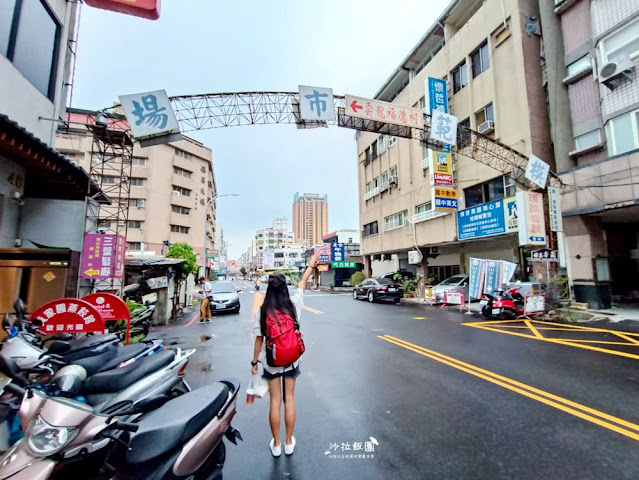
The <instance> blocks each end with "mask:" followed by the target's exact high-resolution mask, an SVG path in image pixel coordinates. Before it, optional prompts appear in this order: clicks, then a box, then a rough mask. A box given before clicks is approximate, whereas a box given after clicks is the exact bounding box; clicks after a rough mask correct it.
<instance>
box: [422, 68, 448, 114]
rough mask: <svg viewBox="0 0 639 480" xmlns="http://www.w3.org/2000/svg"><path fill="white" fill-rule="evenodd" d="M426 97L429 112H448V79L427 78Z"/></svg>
mask: <svg viewBox="0 0 639 480" xmlns="http://www.w3.org/2000/svg"><path fill="white" fill-rule="evenodd" d="M425 83H426V98H428V104H427V105H428V107H427V108H428V114H429V115H432V114H433V111H434V110H442V111H443V112H445V113H448V85H447V82H446V80H442V79H440V78H433V77H428V78H427V79H426V82H425Z"/></svg>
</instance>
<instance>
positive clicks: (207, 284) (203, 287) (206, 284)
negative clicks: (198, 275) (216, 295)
mask: <svg viewBox="0 0 639 480" xmlns="http://www.w3.org/2000/svg"><path fill="white" fill-rule="evenodd" d="M200 290H209V291H208V292H207V293H199V295H200V298H201V299H204V298H206V297H211V296H212V295H213V294H212V293H211V292H210V290H211V283H210V282H204V285H202V284H201V283H200Z"/></svg>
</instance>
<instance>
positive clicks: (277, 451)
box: [269, 438, 293, 457]
mask: <svg viewBox="0 0 639 480" xmlns="http://www.w3.org/2000/svg"><path fill="white" fill-rule="evenodd" d="M269 446H270V447H271V453H272V454H273V456H274V457H279V456H280V455H282V444H281V443H280V444H279V446H278V447H276V446H275V439H274V438H271V443H270V445H269ZM291 453H293V452H291Z"/></svg>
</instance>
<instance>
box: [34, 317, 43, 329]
mask: <svg viewBox="0 0 639 480" xmlns="http://www.w3.org/2000/svg"><path fill="white" fill-rule="evenodd" d="M31 323H32V324H33V325H35V326H36V327H41V326H42V325H44V322H43V321H42V320H40V319H39V318H34V319H33V321H32V322H31Z"/></svg>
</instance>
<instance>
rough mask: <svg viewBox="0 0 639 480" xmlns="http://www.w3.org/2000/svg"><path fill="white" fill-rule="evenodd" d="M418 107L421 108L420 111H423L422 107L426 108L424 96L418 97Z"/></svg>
mask: <svg viewBox="0 0 639 480" xmlns="http://www.w3.org/2000/svg"><path fill="white" fill-rule="evenodd" d="M419 108H421V109H422V111H424V109H425V108H426V97H422V98H420V99H419Z"/></svg>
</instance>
